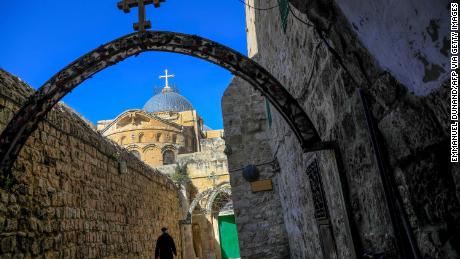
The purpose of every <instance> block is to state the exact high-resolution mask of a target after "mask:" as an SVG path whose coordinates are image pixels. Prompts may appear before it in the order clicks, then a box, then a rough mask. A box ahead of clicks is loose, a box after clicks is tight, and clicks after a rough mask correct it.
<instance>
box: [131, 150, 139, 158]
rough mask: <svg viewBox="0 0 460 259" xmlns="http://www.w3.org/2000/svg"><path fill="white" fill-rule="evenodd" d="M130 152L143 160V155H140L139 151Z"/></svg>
mask: <svg viewBox="0 0 460 259" xmlns="http://www.w3.org/2000/svg"><path fill="white" fill-rule="evenodd" d="M130 152H131V154H133V155H134V156H135V157H137V158H139V159H141V153H139V151H137V150H131V151H130Z"/></svg>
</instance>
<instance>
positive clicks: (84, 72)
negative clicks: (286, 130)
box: [0, 31, 322, 184]
mask: <svg viewBox="0 0 460 259" xmlns="http://www.w3.org/2000/svg"><path fill="white" fill-rule="evenodd" d="M146 51H162V52H173V53H179V54H185V55H189V56H193V57H197V58H200V59H203V60H206V61H209V62H211V63H214V64H216V65H218V66H220V67H222V68H225V69H227V70H228V71H230V72H231V73H233V74H234V75H236V76H239V77H241V78H243V79H244V80H246V81H247V82H248V83H249V84H250V85H252V86H253V87H254V88H255V89H256V90H258V91H259V92H261V94H262V95H264V96H265V97H266V98H267V99H268V100H269V101H270V103H271V104H272V105H273V106H274V107H275V108H276V109H277V110H278V112H279V113H280V114H281V115H282V116H283V118H284V119H285V120H286V122H287V123H288V125H289V126H290V128H291V129H292V131H293V132H294V134H295V135H296V137H297V139H298V141H299V143H300V145H301V146H302V148H303V149H304V150H307V149H311V148H314V147H318V146H319V147H320V146H322V145H321V139H320V137H319V135H318V133H317V131H316V129H315V127H314V125H313V123H312V122H311V121H310V119H309V117H308V116H307V114H306V113H305V112H304V110H303V109H302V108H301V106H300V105H299V104H298V102H297V101H296V99H295V98H294V97H293V96H292V95H291V94H290V93H289V92H288V91H287V90H286V88H285V87H283V86H282V85H281V83H280V82H279V81H278V80H277V79H276V78H275V77H273V76H272V75H271V74H270V73H269V72H268V71H267V70H265V69H264V68H263V67H262V66H261V65H259V64H258V63H257V62H255V61H253V60H251V59H250V58H248V57H246V56H244V55H242V54H241V53H239V52H237V51H235V50H233V49H231V48H229V47H226V46H224V45H222V44H219V43H217V42H214V41H211V40H208V39H205V38H202V37H200V36H196V35H188V34H182V33H176V32H164V31H142V32H135V33H132V34H128V35H125V36H123V37H121V38H118V39H116V40H114V41H112V42H109V43H107V44H105V45H102V46H100V47H98V48H97V49H95V50H93V51H90V52H89V53H87V54H85V55H83V56H82V57H80V58H78V59H77V60H75V61H74V62H72V63H71V64H69V65H68V66H67V67H65V68H63V69H62V70H61V71H59V72H58V73H57V74H55V75H54V76H53V77H51V78H50V79H49V80H48V81H47V82H46V83H45V84H44V85H43V86H41V87H40V88H39V89H38V90H37V91H36V92H35V93H34V94H33V95H32V96H30V97H29V99H28V100H27V101H26V103H25V104H24V106H23V107H21V109H20V110H19V111H18V112H17V113H16V114H15V115H14V117H13V118H12V119H11V121H10V122H9V123H8V125H7V126H6V128H5V129H4V130H3V132H2V134H1V135H0V172H1V179H0V180H1V182H2V184H3V183H6V182H10V181H6V180H7V179H10V180H12V179H13V178H12V177H11V168H12V166H13V164H14V162H15V161H16V158H17V156H18V154H19V152H20V151H21V149H22V147H23V146H24V144H25V142H26V141H27V139H28V138H29V136H30V135H31V134H32V133H33V132H34V131H35V129H36V128H37V126H38V123H39V122H40V121H42V120H43V118H44V117H45V116H46V114H47V113H48V112H49V111H50V110H51V109H52V108H53V106H54V105H56V104H57V103H58V102H59V100H61V99H62V98H63V97H64V96H65V95H66V94H68V93H70V92H71V91H72V89H74V88H75V87H77V86H78V85H79V84H81V83H82V82H83V81H85V80H86V79H88V78H91V76H93V75H94V74H96V73H97V72H99V71H101V70H103V69H105V68H107V67H109V66H112V65H115V64H116V63H118V62H120V61H122V60H124V59H126V58H128V57H131V56H136V55H138V54H140V53H142V52H146Z"/></svg>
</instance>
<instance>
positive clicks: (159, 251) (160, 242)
mask: <svg viewBox="0 0 460 259" xmlns="http://www.w3.org/2000/svg"><path fill="white" fill-rule="evenodd" d="M173 254H174V255H176V245H175V244H174V240H173V239H172V237H171V236H170V235H169V234H168V233H163V234H162V235H161V236H160V237H159V238H158V239H157V245H156V247H155V258H160V259H172V258H173Z"/></svg>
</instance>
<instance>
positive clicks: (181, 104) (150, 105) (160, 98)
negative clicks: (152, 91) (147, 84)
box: [144, 91, 193, 112]
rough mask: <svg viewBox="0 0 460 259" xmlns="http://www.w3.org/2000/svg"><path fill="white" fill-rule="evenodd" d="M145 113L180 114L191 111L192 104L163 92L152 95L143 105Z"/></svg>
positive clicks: (177, 96) (178, 95)
mask: <svg viewBox="0 0 460 259" xmlns="http://www.w3.org/2000/svg"><path fill="white" fill-rule="evenodd" d="M144 110H145V111H147V112H166V111H168V112H169V111H173V112H182V111H189V110H193V106H192V104H191V103H190V102H189V101H188V100H187V99H185V97H183V96H182V95H180V94H178V93H175V92H166V91H163V92H161V93H159V94H156V95H154V96H153V97H152V98H150V100H148V101H147V102H146V103H145V105H144Z"/></svg>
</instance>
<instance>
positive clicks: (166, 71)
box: [159, 69, 174, 92]
mask: <svg viewBox="0 0 460 259" xmlns="http://www.w3.org/2000/svg"><path fill="white" fill-rule="evenodd" d="M173 77H174V74H171V75H168V70H167V69H165V74H164V75H160V76H159V78H160V79H162V78H164V79H165V87H164V88H163V92H165V91H171V87H169V84H168V78H173Z"/></svg>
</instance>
